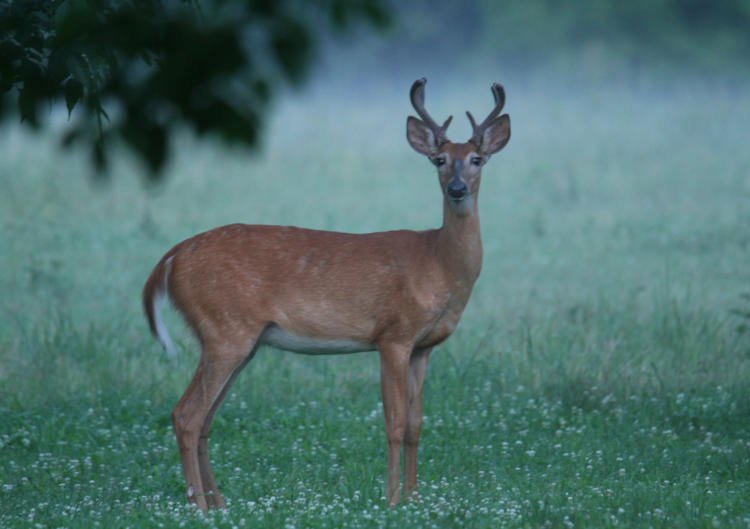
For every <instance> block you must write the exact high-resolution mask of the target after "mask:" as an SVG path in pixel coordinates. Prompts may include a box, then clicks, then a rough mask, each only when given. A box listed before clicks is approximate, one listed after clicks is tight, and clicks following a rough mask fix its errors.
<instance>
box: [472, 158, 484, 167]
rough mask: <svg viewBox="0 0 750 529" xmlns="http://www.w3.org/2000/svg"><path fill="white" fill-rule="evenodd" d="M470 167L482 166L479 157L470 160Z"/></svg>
mask: <svg viewBox="0 0 750 529" xmlns="http://www.w3.org/2000/svg"><path fill="white" fill-rule="evenodd" d="M471 165H482V159H481V158H480V157H479V156H475V157H474V158H472V159H471Z"/></svg>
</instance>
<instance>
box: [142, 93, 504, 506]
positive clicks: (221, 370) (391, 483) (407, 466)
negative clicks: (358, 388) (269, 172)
mask: <svg viewBox="0 0 750 529" xmlns="http://www.w3.org/2000/svg"><path fill="white" fill-rule="evenodd" d="M425 82H426V81H425V79H420V80H418V81H416V82H415V83H414V84H413V85H412V87H411V92H410V97H411V102H412V104H413V105H414V108H415V109H416V111H417V114H419V117H420V118H421V120H420V119H417V118H415V117H412V116H409V118H408V119H407V121H406V137H407V139H408V140H409V143H410V144H411V146H412V147H413V148H414V149H415V150H416V151H417V152H419V153H421V154H424V155H425V156H427V157H428V158H429V159H430V161H432V163H434V164H435V165H436V166H437V170H438V179H439V180H440V189H441V190H442V193H443V225H442V227H441V228H439V229H436V230H427V231H410V230H399V231H388V232H380V233H368V234H361V235H355V234H349V233H337V232H330V231H316V230H306V229H300V228H293V227H285V226H250V225H244V224H232V225H230V226H224V227H221V228H216V229H213V230H211V231H207V232H205V233H201V234H199V235H196V236H194V237H191V238H190V239H187V240H185V241H183V242H181V243H179V244H177V245H176V246H175V247H174V248H172V249H171V250H169V251H168V252H167V253H166V254H165V255H164V257H162V259H161V261H159V263H158V264H157V265H156V267H155V268H154V270H153V272H152V273H151V276H150V277H149V278H148V281H146V285H145V287H144V289H143V305H144V309H145V312H146V315H147V317H148V321H149V324H150V326H151V330H152V331H153V333H154V334H155V335H157V336H158V338H159V340H160V341H161V343H162V344H163V345H164V347H165V348H166V349H167V351H168V352H169V353H170V354H172V355H174V346H173V345H172V342H171V340H170V338H169V335H168V333H167V331H166V329H165V327H164V325H163V323H162V320H161V317H160V308H159V307H160V304H161V301H162V300H163V299H164V297H165V296H168V297H169V298H170V299H171V301H172V303H173V304H174V306H175V307H176V308H177V309H178V310H179V312H180V313H181V314H182V316H183V317H184V319H185V321H186V322H187V325H188V327H189V328H190V329H191V330H192V331H193V333H194V334H195V336H196V337H197V339H198V341H199V342H200V346H201V357H200V361H199V363H198V368H197V369H196V371H195V375H194V376H193V379H192V381H191V382H190V385H189V386H188V388H187V390H186V391H185V394H184V395H183V396H182V398H181V399H180V401H179V402H178V403H177V406H175V408H174V411H173V412H172V421H173V424H174V429H175V434H176V436H177V444H178V446H179V450H180V458H181V459H182V467H183V470H184V472H185V481H186V483H187V498H188V500H189V501H190V502H192V503H195V504H197V506H198V507H199V508H200V509H207V508H208V507H221V508H223V507H225V504H224V501H223V499H222V497H221V495H220V494H219V489H218V488H217V486H216V480H215V478H214V475H213V472H212V470H211V465H210V463H209V460H208V452H207V442H208V436H209V432H210V430H211V421H212V419H213V416H214V414H215V413H216V410H217V409H218V407H219V405H220V404H221V401H222V399H223V398H224V396H225V395H226V394H227V391H228V390H229V387H230V386H231V385H232V382H233V381H234V379H235V377H236V376H237V374H238V373H239V372H240V370H242V368H243V367H244V366H245V365H246V364H247V363H248V362H249V361H250V360H251V359H252V358H253V355H254V354H255V351H256V350H257V348H258V346H259V345H260V344H269V345H272V346H274V347H278V348H280V349H286V350H289V351H294V352H298V353H312V354H317V353H354V352H358V351H372V350H377V351H378V352H379V354H380V383H381V389H382V398H383V409H384V412H385V429H386V437H387V439H388V471H387V476H386V489H385V493H386V498H387V501H388V502H389V503H390V504H391V505H394V504H396V503H397V502H398V501H399V487H398V485H399V463H400V452H401V446H402V444H403V447H404V484H403V492H404V495H405V496H409V495H412V494H415V493H416V491H417V445H418V443H419V433H420V429H421V426H422V383H423V381H424V376H425V371H426V369H427V360H428V358H429V356H430V351H431V350H432V348H433V347H434V346H435V345H437V344H439V343H441V342H442V341H443V340H445V339H446V338H448V336H450V335H451V333H452V332H453V330H454V329H455V328H456V325H457V324H458V320H459V319H460V318H461V313H462V312H463V310H464V307H465V306H466V302H467V301H468V299H469V295H470V294H471V290H472V287H473V286H474V282H475V281H476V279H477V277H478V276H479V271H480V269H481V267H482V241H481V238H480V233H479V216H478V213H477V194H478V192H479V182H480V178H481V173H482V166H484V164H485V163H486V162H487V160H488V159H489V157H490V156H491V155H492V154H494V153H496V152H498V151H499V150H500V149H502V148H503V147H504V146H505V144H506V143H507V142H508V139H509V138H510V118H509V117H508V115H507V114H504V115H502V116H499V114H500V111H501V109H502V107H503V104H504V102H505V93H504V91H503V88H502V86H500V85H499V84H497V83H495V84H493V85H492V94H493V96H494V98H495V108H494V109H493V110H492V112H490V114H489V116H487V118H486V119H485V120H484V121H483V122H482V123H481V124H479V125H477V124H476V122H475V121H474V118H473V117H472V115H471V114H470V113H468V112H467V115H468V116H469V120H470V121H471V125H472V127H473V130H474V132H473V135H472V137H471V139H470V140H469V141H468V142H466V143H451V142H450V141H448V138H447V137H446V135H445V130H446V129H447V127H448V124H449V123H450V121H451V118H448V119H447V120H446V121H445V123H443V125H442V126H439V125H438V124H437V123H435V121H433V119H432V118H431V117H430V115H429V114H428V113H427V111H426V110H425V108H424V85H425Z"/></svg>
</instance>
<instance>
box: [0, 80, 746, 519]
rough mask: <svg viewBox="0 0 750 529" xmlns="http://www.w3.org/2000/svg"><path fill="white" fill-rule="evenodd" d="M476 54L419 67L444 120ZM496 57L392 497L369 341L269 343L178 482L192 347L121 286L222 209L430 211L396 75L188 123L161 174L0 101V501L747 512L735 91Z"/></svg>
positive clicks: (179, 510) (397, 224)
mask: <svg viewBox="0 0 750 529" xmlns="http://www.w3.org/2000/svg"><path fill="white" fill-rule="evenodd" d="M491 80H494V79H488V80H486V82H485V80H481V82H480V81H477V82H476V83H474V82H472V83H471V85H470V86H467V85H466V83H464V84H460V83H458V82H455V83H453V84H449V83H448V82H447V81H444V80H441V79H431V82H430V85H429V87H428V95H427V98H428V108H430V111H431V112H432V114H433V115H434V116H436V118H439V117H442V116H445V115H446V114H448V113H453V114H454V115H455V116H456V118H457V119H456V120H455V121H454V124H453V125H452V127H451V129H450V131H449V132H450V134H449V135H450V137H452V138H454V139H457V140H461V141H463V139H464V138H465V137H468V135H469V126H468V123H464V121H465V119H462V116H461V114H462V113H463V111H464V110H465V109H466V108H470V109H471V110H472V111H473V112H474V113H475V115H476V114H481V113H483V112H486V111H487V110H488V109H489V107H490V104H491V99H490V93H489V90H488V86H489V82H490V81H491ZM501 80H503V81H504V82H505V84H506V91H507V94H508V103H507V111H508V112H509V113H510V114H511V116H512V123H513V136H512V138H511V141H510V143H509V145H508V147H507V149H506V150H505V151H503V152H502V153H500V154H499V155H497V156H496V157H495V158H494V159H493V160H492V161H491V162H490V163H489V165H488V166H487V167H486V168H485V171H484V181H483V185H482V193H481V197H480V201H479V203H480V215H481V219H482V230H483V239H484V247H485V257H484V268H483V271H482V275H481V277H480V279H479V282H478V283H477V285H476V287H475V291H474V294H473V297H472V299H471V301H470V303H469V307H468V308H467V310H466V312H465V314H464V317H463V320H462V322H461V325H460V326H459V328H458V330H457V331H456V333H455V334H454V336H452V337H451V338H450V340H448V341H447V342H446V343H445V344H444V345H442V346H441V347H440V348H439V349H438V350H437V351H436V352H435V353H434V354H433V356H432V361H431V364H430V367H429V370H428V375H427V382H426V386H425V405H424V407H425V416H426V417H425V426H424V429H423V434H422V444H421V447H420V449H421V451H420V488H421V498H422V501H421V503H419V504H414V503H412V504H406V505H403V506H400V507H399V508H396V509H394V510H388V509H386V508H385V500H384V475H385V451H386V443H385V434H384V428H383V418H382V411H381V404H380V400H379V384H378V376H379V375H378V365H377V355H374V354H360V355H352V356H337V357H304V356H297V355H292V354H290V353H283V352H278V351H275V350H271V349H266V350H261V351H260V353H259V354H258V355H257V356H256V358H255V359H254V360H253V362H252V363H251V364H250V365H249V366H248V367H247V368H246V370H245V372H244V373H243V374H242V375H241V376H240V377H239V379H238V381H237V383H236V384H235V386H234V387H233V390H232V391H233V392H232V394H231V395H230V396H229V397H228V398H227V401H226V402H225V404H224V405H223V407H222V408H221V410H220V412H219V414H218V416H217V418H216V420H215V422H214V428H213V435H212V441H211V455H212V461H213V465H214V470H215V472H216V474H217V479H218V481H219V486H220V487H221V488H222V491H223V493H224V497H225V499H226V500H227V503H228V504H229V510H228V511H226V512H219V513H210V514H208V515H202V514H198V513H194V512H191V510H190V509H189V508H188V507H187V505H186V503H185V501H184V489H183V486H184V485H183V478H182V471H181V468H180V464H179V458H178V454H177V447H176V443H175V442H174V436H173V434H172V430H171V423H170V417H169V414H170V411H171V408H172V407H173V406H174V404H175V403H176V401H177V399H178V398H179V396H180V395H181V393H182V391H183V390H184V388H185V386H186V385H187V382H188V380H189V378H190V376H191V375H192V371H193V369H194V368H195V363H196V359H197V351H196V350H195V346H194V342H193V341H192V339H191V338H190V337H189V336H188V335H187V334H186V333H185V332H184V330H182V327H181V324H180V323H179V319H178V318H177V317H176V316H175V315H174V314H170V315H169V317H168V324H169V326H170V328H171V329H173V334H176V335H177V337H178V342H179V343H180V349H181V353H180V358H179V359H178V360H177V361H176V362H170V361H169V360H168V359H167V358H166V356H165V355H164V354H163V352H162V351H161V349H160V348H159V347H158V345H157V344H156V343H155V342H154V341H153V340H152V339H151V337H150V336H149V333H148V330H147V326H146V324H145V321H144V319H143V317H142V315H141V313H140V289H141V287H142V284H143V282H144V280H145V278H146V277H147V275H148V273H149V272H150V269H151V267H152V266H153V265H154V264H155V263H156V261H157V260H158V259H159V258H160V257H161V255H162V254H163V253H164V252H165V251H166V250H167V249H168V248H170V247H171V245H173V244H174V243H175V242H177V241H179V240H182V239H183V238H185V237H187V236H190V235H192V234H194V233H196V232H198V231H201V230H205V229H209V228H211V227H214V226H217V225H221V224H225V223H230V222H237V221H240V222H248V223H269V224H293V225H301V226H306V227H312V228H324V229H334V230H342V231H354V232H365V231H376V230H387V229H395V228H402V227H406V228H412V229H425V228H430V227H435V226H437V225H439V223H440V220H441V219H440V214H441V203H440V195H439V189H438V187H437V183H436V178H435V175H434V168H432V167H431V165H430V164H429V163H428V162H427V161H425V160H424V159H422V158H421V157H420V156H418V155H417V154H416V153H414V152H413V151H411V149H410V148H409V147H408V145H407V143H406V141H405V138H404V121H405V117H406V115H407V113H409V112H410V109H409V105H408V99H407V96H406V91H407V89H408V83H403V84H399V85H398V86H396V85H395V84H394V85H393V86H390V85H389V86H385V85H384V86H381V87H377V89H376V88H370V89H369V90H370V91H369V92H367V93H365V94H348V95H347V94H346V93H343V94H334V96H331V95H330V94H326V91H329V90H333V88H332V87H331V86H330V85H326V84H325V83H322V82H321V83H319V84H317V85H316V86H315V87H314V88H313V89H311V90H310V92H309V93H306V94H297V95H296V97H295V98H290V100H289V101H286V102H284V103H283V104H282V105H281V106H280V108H279V112H278V114H277V115H276V117H275V119H274V121H273V123H272V125H271V129H270V138H269V140H268V142H267V144H266V145H265V147H264V149H263V150H262V151H261V152H259V153H258V154H256V155H254V156H252V155H248V154H246V153H243V152H238V151H235V150H232V149H230V148H226V147H222V146H221V145H218V144H216V143H213V142H211V141H208V142H202V143H201V142H198V141H197V140H196V139H194V138H192V137H191V136H190V135H188V134H186V135H185V136H184V137H182V138H181V139H180V145H179V149H178V154H177V156H176V157H175V158H174V160H173V162H172V164H171V165H170V168H169V171H168V175H167V179H166V181H165V182H164V183H162V184H160V185H158V186H148V185H145V184H144V179H143V178H142V168H141V167H140V166H138V165H137V164H136V163H135V162H133V161H132V160H130V159H128V158H127V157H126V156H125V155H122V156H120V159H119V160H118V164H117V165H116V167H115V170H114V174H113V175H112V178H111V181H109V182H108V183H99V184H95V185H92V183H91V180H90V179H89V178H88V176H89V175H90V169H89V168H88V165H87V163H86V159H85V158H84V157H83V156H81V155H78V154H75V153H73V154H71V153H61V152H60V151H58V150H57V149H56V148H55V146H54V145H55V144H54V141H53V140H52V139H51V138H50V137H47V136H44V135H41V136H35V135H30V134H28V133H26V132H23V131H22V130H20V129H17V128H15V127H8V126H6V127H5V128H3V129H0V160H1V162H0V527H8V528H10V527H19V528H20V527H38V528H43V527H44V528H47V527H49V528H57V527H69V528H73V527H87V528H88V527H107V528H119V527H123V528H124V527H131V528H138V527H149V528H151V527H206V526H217V527H227V528H232V527H269V528H281V527H283V528H305V527H331V528H333V527H336V528H338V527H458V526H464V527H493V528H494V527H555V528H557V527H597V528H601V527H614V526H621V527H750V500H749V499H748V498H750V387H749V386H748V380H749V378H750V149H748V148H747V138H748V132H747V130H748V123H750V92H748V91H747V90H746V89H745V87H742V86H732V85H729V84H722V83H720V82H714V83H709V82H687V81H685V82H682V81H680V80H673V81H670V82H662V83H656V82H654V83H649V82H642V83H633V85H628V86H625V85H617V86H611V85H600V84H595V83H593V84H589V83H587V82H585V81H584V80H578V81H568V82H566V83H563V84H560V85H552V84H550V83H547V84H544V83H540V82H532V81H531V80H522V79H514V78H511V79H510V80H504V79H501ZM536 81H539V79H537V80H536ZM353 295H356V293H353Z"/></svg>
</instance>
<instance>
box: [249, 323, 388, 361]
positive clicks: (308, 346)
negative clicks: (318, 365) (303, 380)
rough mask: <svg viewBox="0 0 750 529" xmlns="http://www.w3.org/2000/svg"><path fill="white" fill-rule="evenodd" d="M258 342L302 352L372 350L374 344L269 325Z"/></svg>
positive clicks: (337, 352)
mask: <svg viewBox="0 0 750 529" xmlns="http://www.w3.org/2000/svg"><path fill="white" fill-rule="evenodd" d="M260 343H262V344H266V345H270V346H272V347H276V348H278V349H284V350H285V351H292V352H294V353H302V354H347V353H360V352H363V351H372V350H374V349H375V345H373V344H371V343H360V342H355V341H351V340H340V339H331V338H319V337H310V336H301V335H298V334H294V333H291V332H288V331H286V330H284V329H282V328H281V327H279V326H278V325H271V326H270V327H268V329H266V330H265V332H264V333H263V336H261V339H260Z"/></svg>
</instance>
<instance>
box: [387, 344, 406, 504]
mask: <svg viewBox="0 0 750 529" xmlns="http://www.w3.org/2000/svg"><path fill="white" fill-rule="evenodd" d="M379 349H380V389H381V391H382V394H383V411H384V412H385V435H386V437H387V439H388V473H387V475H386V480H385V497H386V501H387V502H388V504H389V505H390V506H394V505H396V504H397V503H398V501H399V492H398V483H399V465H400V463H401V445H402V444H403V442H404V433H405V432H406V386H407V379H408V377H409V355H410V354H411V347H408V346H402V345H395V344H387V345H382V346H380V348H379Z"/></svg>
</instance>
